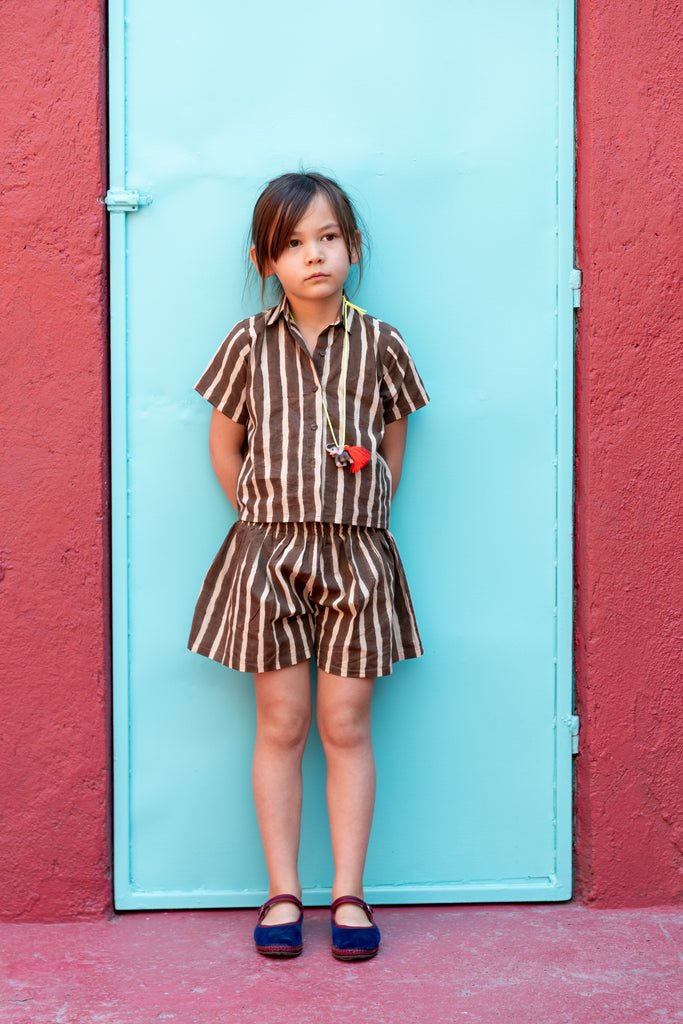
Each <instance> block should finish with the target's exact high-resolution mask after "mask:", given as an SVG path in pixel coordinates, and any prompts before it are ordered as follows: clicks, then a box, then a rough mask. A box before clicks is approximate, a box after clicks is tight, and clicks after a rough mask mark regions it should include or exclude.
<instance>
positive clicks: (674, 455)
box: [576, 0, 683, 906]
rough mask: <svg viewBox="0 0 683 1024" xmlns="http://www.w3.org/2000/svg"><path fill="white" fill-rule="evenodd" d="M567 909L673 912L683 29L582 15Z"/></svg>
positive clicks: (596, 11)
mask: <svg viewBox="0 0 683 1024" xmlns="http://www.w3.org/2000/svg"><path fill="white" fill-rule="evenodd" d="M577 130H578V136H577V142H578V163H577V175H578V176H577V186H578V195H577V207H578V212H577V243H578V256H579V263H580V266H581V267H582V269H583V275H584V276H583V285H584V287H583V304H582V309H581V314H580V317H579V325H580V326H579V338H578V354H577V401H576V423H577V425H576V438H577V452H578V458H577V481H576V483H577V487H576V490H577V505H576V524H577V525H576V577H577V589H576V641H577V648H576V676H577V681H576V687H577V695H578V704H579V712H580V715H581V730H582V731H581V754H580V756H579V758H578V761H577V828H576V848H577V858H576V867H577V895H578V896H579V897H580V898H581V899H583V900H586V901H595V902H596V903H599V904H600V905H605V906H607V905H609V906H633V905H638V904H648V903H650V904H652V903H671V902H678V901H680V900H681V899H682V898H683V771H682V769H681V764H683V583H682V580H683V572H682V571H681V569H682V564H683V563H682V555H681V538H682V537H683V479H682V472H681V469H682V455H683V447H682V444H681V441H682V434H683V416H682V412H681V400H682V397H683V387H682V385H683V379H682V378H683V374H682V368H683V358H682V356H683V349H682V346H681V342H682V340H683V305H682V291H681V276H682V275H681V270H682V268H683V201H682V199H683V197H682V191H683V189H682V187H681V186H682V183H683V18H682V17H681V5H680V3H678V2H676V0H668V2H657V0H646V2H642V0H637V2H636V0H620V2H619V3H614V2H613V0H591V2H590V3H589V2H588V0H585V2H579V19H578V63H577Z"/></svg>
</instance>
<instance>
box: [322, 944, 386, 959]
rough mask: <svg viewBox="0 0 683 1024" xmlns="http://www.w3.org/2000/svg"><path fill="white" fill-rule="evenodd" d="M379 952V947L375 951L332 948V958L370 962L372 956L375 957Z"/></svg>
mask: <svg viewBox="0 0 683 1024" xmlns="http://www.w3.org/2000/svg"><path fill="white" fill-rule="evenodd" d="M378 952H379V946H377V949H335V948H334V947H333V948H332V956H333V957H335V959H337V960H372V958H373V956H377V953H378Z"/></svg>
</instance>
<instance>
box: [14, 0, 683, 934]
mask: <svg viewBox="0 0 683 1024" xmlns="http://www.w3.org/2000/svg"><path fill="white" fill-rule="evenodd" d="M105 6H106V5H105V3H104V0H81V2H80V3H78V4H74V3H68V2H67V0H61V2H58V0H34V2H33V3H31V4H29V5H26V4H25V3H20V2H19V0H7V2H5V3H4V4H3V11H2V16H3V32H2V35H1V37H0V66H1V67H2V68H3V76H4V78H5V80H6V81H7V83H8V86H7V89H6V95H5V98H4V101H3V108H2V116H3V125H2V126H1V128H0V130H1V132H2V135H1V137H0V143H1V147H2V153H3V155H4V157H5V169H4V174H3V176H2V184H1V186H0V215H1V216H2V221H3V230H2V232H1V233H0V259H1V260H2V265H3V268H5V269H4V272H3V278H2V283H1V289H2V290H1V293H0V315H1V316H2V320H3V328H2V332H3V333H2V343H1V345H0V373H1V374H2V381H1V387H0V419H1V422H2V431H3V433H2V444H1V445H0V460H1V474H2V475H1V479H2V486H1V488H0V530H1V532H0V636H2V649H1V651H0V673H1V676H2V686H1V689H0V719H1V721H2V729H1V730H0V779H1V780H2V791H1V804H0V811H1V813H2V828H1V829H0V892H1V893H2V899H1V900H0V903H1V906H0V915H2V916H4V917H6V918H9V919H14V920H21V919H23V920H60V919H61V920H65V919H67V918H73V917H79V916H80V917H86V916H89V915H90V916H92V915H101V914H103V913H106V912H108V911H109V910H110V908H111V900H110V881H109V876H110V860H109V829H108V806H107V800H108V770H109V753H108V752H109V744H108V701H109V693H108V685H109V680H108V665H107V654H106V652H107V646H108V637H107V622H108V597H107V594H108V570H107V554H106V552H107V518H108V508H107V499H106V480H107V471H106V454H105V453H106V450H107V428H106V422H107V416H106V388H107V370H106V348H107V344H106V342H107V327H106V313H107V303H106V267H105V217H104V210H103V207H102V206H101V205H99V204H98V203H97V198H98V196H102V194H103V192H104V177H105V171H104V168H105V164H106V161H105V130H104V123H105V96H106V90H105V86H104V47H105ZM682 29H683V25H682V23H681V18H680V3H679V2H677V0H663V2H658V0H645V2H635V0H624V2H623V3H619V4H615V3H613V2H612V0H591V2H590V3H588V0H583V2H582V0H579V19H578V65H577V70H578V75H577V104H578V111H577V112H578V121H577V133H578V135H577V138H578V168H577V169H578V178H577V238H578V258H579V263H580V266H581V267H582V269H583V274H584V288H583V306H582V310H581V313H580V318H579V336H578V351H577V405H576V410H577V480H576V484H577V505H576V576H577V586H576V675H577V700H578V705H579V711H580V714H581V722H582V731H581V753H580V754H579V756H578V758H577V760H576V766H577V801H576V817H577V828H576V877H577V896H578V898H579V899H582V900H584V901H588V902H595V903H597V904H600V905H604V906H607V905H609V906H627V905H635V904H648V903H672V902H678V901H680V900H681V898H682V892H683V886H682V884H681V877H682V867H683V852H682V847H683V796H682V794H681V785H680V770H679V765H680V763H681V760H682V759H683V730H681V727H680V723H681V720H682V719H683V687H682V686H681V664H683V656H682V650H681V647H682V637H683V623H682V622H681V615H682V613H681V610H682V609H683V590H682V586H681V573H680V571H677V568H678V566H679V565H680V540H679V538H680V536H681V535H682V534H683V507H682V505H683V502H682V497H681V496H682V493H683V488H682V481H681V479H680V477H681V468H680V467H681V416H680V410H679V405H680V397H679V396H680V395H681V379H680V378H681V365H682V364H681V358H680V344H681V331H682V328H683V323H682V322H681V321H682V314H681V301H680V294H681V281H680V267H681V258H682V257H683V251H682V242H681V239H683V222H682V221H683V204H681V194H680V193H681V177H682V175H683V103H682V102H681V100H682V98H683V97H682V96H681V92H682V91H683V86H682V85H681V83H682V82H683V76H682V75H681V63H682V57H681V55H682V54H683V33H682Z"/></svg>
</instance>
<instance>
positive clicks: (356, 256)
mask: <svg viewBox="0 0 683 1024" xmlns="http://www.w3.org/2000/svg"><path fill="white" fill-rule="evenodd" d="M362 247H363V236H362V235H361V233H360V231H359V232H358V233H357V235H356V241H355V242H354V244H353V247H352V249H351V263H358V262H359V261H360V253H361V249H362Z"/></svg>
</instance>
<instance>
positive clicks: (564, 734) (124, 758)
mask: <svg viewBox="0 0 683 1024" xmlns="http://www.w3.org/2000/svg"><path fill="white" fill-rule="evenodd" d="M125 7H126V3H125V0H109V3H108V12H109V26H108V38H109V48H108V64H109V71H108V75H109V181H110V186H111V187H110V190H109V192H108V194H107V200H106V201H107V206H108V209H109V212H110V218H109V248H110V327H111V342H110V344H111V349H110V360H111V364H110V374H111V406H110V408H111V557H112V565H111V580H112V599H111V609H112V674H113V680H114V685H113V687H112V690H113V711H112V727H113V734H114V756H113V770H114V780H113V802H114V814H113V818H114V887H115V892H116V894H117V897H116V905H117V908H119V909H153V908H154V907H157V906H158V907H160V908H161V907H168V906H173V905H174V904H173V901H172V896H173V894H172V893H163V894H159V899H157V898H156V894H154V893H151V894H150V893H144V894H140V895H138V894H136V892H135V890H134V888H133V884H132V876H131V851H130V843H123V842H118V841H117V837H119V836H126V835H128V832H129V812H130V767H131V766H130V763H129V760H128V755H129V753H130V747H129V744H128V743H126V742H123V743H119V742H118V739H119V738H124V737H127V736H128V734H129V707H130V700H129V696H130V694H129V685H130V673H129V645H128V639H129V627H130V623H129V602H128V563H129V531H128V522H129V508H128V505H129V503H128V429H127V393H128V387H127V383H128V362H127V349H128V346H127V341H128V310H127V265H126V249H127V238H126V236H127V231H126V226H127V218H128V215H129V213H135V212H136V211H137V210H138V208H140V207H143V206H145V205H147V204H148V203H149V202H151V197H148V196H144V195H142V196H140V195H139V194H138V193H136V191H135V189H136V185H137V183H136V182H129V181H128V180H127V153H126V49H125V44H126V38H125V36H126V19H125ZM575 8H576V2H575V0H557V8H556V9H557V40H558V50H557V67H558V110H557V131H558V138H557V203H558V205H557V211H558V229H557V234H558V243H557V254H558V278H557V279H558V282H559V286H558V293H557V318H556V322H557V331H556V453H557V459H556V465H555V479H556V502H557V508H556V520H557V534H556V564H555V570H556V609H555V613H556V630H555V659H554V660H555V693H556V701H557V694H558V693H559V694H565V693H566V694H571V695H572V697H571V700H570V702H569V705H568V706H564V707H562V706H559V704H558V703H557V702H556V717H555V744H556V749H555V766H556V777H555V779H554V792H555V827H556V865H555V867H556V871H555V874H554V875H551V877H550V885H544V886H543V887H539V886H535V885H533V884H531V885H526V884H525V885H520V887H519V890H518V891H516V892H503V891H501V890H500V889H499V888H498V887H497V886H491V887H490V893H488V892H482V890H481V889H477V890H476V891H473V893H472V901H476V902H481V901H484V900H487V901H492V902H493V901H495V902H498V901H505V900H508V901H511V900H567V899H570V898H571V894H572V874H571V849H572V829H571V822H572V806H571V805H572V774H573V766H572V757H571V755H572V753H575V752H576V748H577V741H576V735H577V729H578V720H577V719H576V717H575V715H574V712H573V708H572V703H573V692H574V690H573V639H572V638H573V488H574V474H573V464H574V333H575V330H574V309H575V308H576V307H577V306H578V304H579V296H580V287H579V285H580V276H578V277H577V271H576V270H575V268H574V251H575V246H574V238H575V233H574V232H575V202H574V197H575V148H574V125H575V94H574V77H575V52H576V47H575V41H576V33H575V16H576V12H575ZM560 383H561V385H562V386H561V387H560V386H559V385H560ZM122 751H125V753H123V754H122ZM560 850H561V851H563V855H562V856H561V857H558V856H557V851H560ZM560 861H562V862H561V863H560ZM506 888H507V889H509V888H510V887H509V884H508V885H507V886H506ZM205 895H209V896H210V894H205ZM404 895H405V899H404V900H403V902H443V901H444V899H447V898H448V896H447V895H446V894H445V893H444V891H443V890H442V889H440V888H438V887H435V888H434V889H432V888H426V887H424V888H422V887H415V886H409V887H406V892H405V894H404ZM238 897H239V894H238ZM399 901H400V899H399V898H397V897H396V896H394V898H393V899H392V902H399ZM458 901H459V902H467V901H468V897H467V894H466V893H465V894H463V892H462V891H460V892H459V893H458ZM252 903H253V900H252V899H250V898H249V897H248V896H247V897H246V898H245V900H243V905H245V906H247V905H251V904H252ZM177 905H178V906H193V905H196V906H207V905H217V904H212V903H208V904H207V903H206V902H205V901H203V900H201V899H199V898H197V900H196V901H194V902H193V900H192V898H189V899H188V898H187V897H186V895H185V894H183V902H182V903H179V904H177ZM232 905H234V906H237V905H242V903H240V900H239V898H236V899H235V901H234V902H233V903H232Z"/></svg>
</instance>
